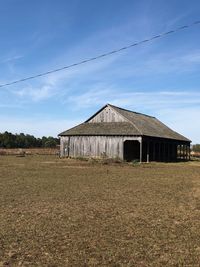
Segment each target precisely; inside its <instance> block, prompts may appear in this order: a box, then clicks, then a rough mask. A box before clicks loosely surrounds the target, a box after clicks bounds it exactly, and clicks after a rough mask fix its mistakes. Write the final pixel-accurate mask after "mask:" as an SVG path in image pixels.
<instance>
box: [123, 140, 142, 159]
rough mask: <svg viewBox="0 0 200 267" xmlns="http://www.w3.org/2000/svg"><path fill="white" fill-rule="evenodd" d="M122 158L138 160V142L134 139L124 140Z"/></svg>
mask: <svg viewBox="0 0 200 267" xmlns="http://www.w3.org/2000/svg"><path fill="white" fill-rule="evenodd" d="M124 160H126V161H132V160H138V161H139V160H140V143H139V142H138V141H135V140H126V141H125V142H124Z"/></svg>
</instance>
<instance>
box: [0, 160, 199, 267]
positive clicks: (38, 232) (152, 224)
mask: <svg viewBox="0 0 200 267" xmlns="http://www.w3.org/2000/svg"><path fill="white" fill-rule="evenodd" d="M0 190H1V191H0V266H40V267H43V266H51V267H53V266H58V267H62V266H80V267H81V266H139V267H140V266H141V267H143V266H153V267H155V266H192V267H193V266H200V164H199V163H198V162H197V163H195V162H190V163H176V164H175V163H174V164H164V163H160V164H156V163H154V164H153V163H152V164H144V165H140V164H136V165H131V164H130V165H128V164H112V165H103V164H100V163H94V162H85V161H80V160H79V161H75V160H72V159H71V160H70V159H68V160H67V159H58V158H56V157H55V156H41V155H40V156H39V155H38V156H37V155H36V156H26V157H24V158H23V157H22V158H20V157H16V156H1V157H0Z"/></svg>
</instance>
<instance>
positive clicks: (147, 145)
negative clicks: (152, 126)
mask: <svg viewBox="0 0 200 267" xmlns="http://www.w3.org/2000/svg"><path fill="white" fill-rule="evenodd" d="M147 163H149V141H147Z"/></svg>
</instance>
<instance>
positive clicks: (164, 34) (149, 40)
mask: <svg viewBox="0 0 200 267" xmlns="http://www.w3.org/2000/svg"><path fill="white" fill-rule="evenodd" d="M197 24H200V20H199V21H194V22H193V23H191V24H188V25H184V26H181V27H178V28H176V29H174V30H171V31H168V32H164V33H161V34H158V35H154V36H153V37H151V38H149V39H145V40H142V41H139V42H135V43H132V44H130V45H127V46H124V47H121V48H119V49H116V50H112V51H109V52H107V53H105V54H100V55H98V56H96V57H91V58H88V59H85V60H82V61H79V62H77V63H73V64H71V65H67V66H64V67H61V68H57V69H54V70H50V71H46V72H43V73H40V74H36V75H33V76H29V77H25V78H22V79H19V80H16V81H13V82H8V83H4V84H0V88H1V87H5V86H9V85H12V84H16V83H20V82H24V81H28V80H32V79H35V78H38V77H42V76H46V75H49V74H51V73H54V72H58V71H62V70H65V69H70V68H73V67H76V66H78V65H82V64H85V63H87V62H90V61H94V60H97V59H100V58H103V57H107V56H110V55H113V54H116V53H119V52H121V51H123V50H126V49H129V48H131V47H134V46H137V45H141V44H144V43H147V42H151V41H153V40H154V39H158V38H162V37H164V36H166V35H169V34H172V33H176V32H178V31H181V30H185V29H188V28H190V27H192V26H195V25H197Z"/></svg>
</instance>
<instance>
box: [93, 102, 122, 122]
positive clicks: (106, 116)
mask: <svg viewBox="0 0 200 267" xmlns="http://www.w3.org/2000/svg"><path fill="white" fill-rule="evenodd" d="M123 121H126V119H125V118H124V117H123V116H122V115H120V114H119V113H117V112H116V111H115V110H114V109H112V108H111V107H109V106H108V107H105V108H104V109H103V110H102V111H101V112H99V113H98V114H97V115H96V116H95V117H93V118H92V119H91V120H89V121H88V122H89V123H92V122H123Z"/></svg>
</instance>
